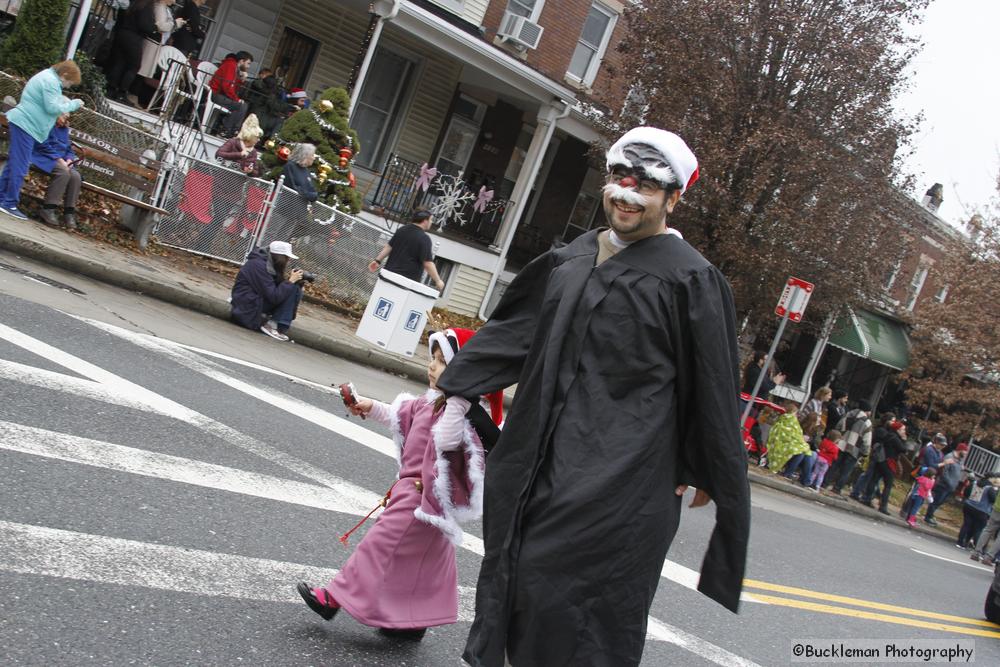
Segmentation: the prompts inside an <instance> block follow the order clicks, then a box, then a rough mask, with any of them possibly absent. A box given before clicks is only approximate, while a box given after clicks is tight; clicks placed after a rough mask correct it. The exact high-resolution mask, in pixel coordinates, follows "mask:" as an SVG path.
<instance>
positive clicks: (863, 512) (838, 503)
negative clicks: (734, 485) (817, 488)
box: [747, 463, 955, 543]
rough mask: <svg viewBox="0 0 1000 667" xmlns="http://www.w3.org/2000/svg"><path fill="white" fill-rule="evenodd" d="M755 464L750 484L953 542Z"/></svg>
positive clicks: (749, 472) (920, 525)
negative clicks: (776, 475)
mask: <svg viewBox="0 0 1000 667" xmlns="http://www.w3.org/2000/svg"><path fill="white" fill-rule="evenodd" d="M754 467H755V464H752V463H751V464H750V468H749V469H748V470H747V477H748V478H749V479H750V482H751V483H752V484H760V485H761V486H766V487H768V488H770V489H774V490H775V491H781V492H783V493H787V494H789V495H792V496H798V497H799V498H804V499H806V500H813V501H815V502H817V503H820V504H822V505H826V506H827V507H832V508H834V509H837V510H840V511H842V512H847V513H848V514H856V515H858V516H862V517H864V518H866V519H872V520H875V521H880V522H882V523H888V524H891V525H894V526H899V527H900V528H906V529H907V530H911V531H914V532H917V533H921V534H923V535H927V536H928V537H936V538H938V539H941V540H947V541H948V542H951V543H954V542H955V538H953V537H951V536H950V535H947V534H945V533H943V532H941V531H940V530H935V529H934V528H932V527H930V526H927V525H924V524H923V523H922V522H917V525H915V526H910V525H909V524H908V523H906V521H904V520H903V519H900V518H899V517H898V516H896V515H895V514H893V515H892V516H887V515H885V514H882V513H881V512H879V511H877V510H874V509H872V508H870V507H867V506H865V505H862V504H861V503H858V502H855V501H852V500H848V499H847V498H844V499H842V500H838V499H836V498H832V497H830V496H826V495H823V494H822V493H816V492H814V491H807V490H806V489H804V488H802V485H801V484H799V483H798V482H785V481H782V480H780V479H775V478H774V477H771V476H770V475H764V474H762V473H759V472H757V471H755V470H754Z"/></svg>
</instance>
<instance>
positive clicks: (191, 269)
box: [0, 214, 955, 542]
mask: <svg viewBox="0 0 1000 667" xmlns="http://www.w3.org/2000/svg"><path fill="white" fill-rule="evenodd" d="M0 248H2V249H4V250H7V251H9V252H12V253H15V254H17V255H21V256H23V257H28V258H30V259H34V260H36V261H40V262H44V263H46V264H50V265H52V266H56V267H59V268H61V269H64V270H67V271H72V272H74V273H78V274H81V275H84V276H87V277H88V278H92V279H94V280H98V281H101V282H104V283H108V284H111V285H115V286H117V287H121V288H123V289H127V290H130V291H133V292H138V293H140V294H146V295H148V296H151V297H154V298H156V299H159V300H161V301H166V302H167V303H171V304H174V305H176V306H180V307H182V308H187V309H190V310H194V311H197V312H200V313H204V314H206V315H210V316H212V317H217V318H220V319H224V320H228V319H229V302H228V301H227V299H228V297H229V291H230V288H231V287H232V279H231V278H230V277H229V276H226V275H223V274H220V273H216V272H214V271H211V270H209V269H208V268H205V267H204V266H201V265H199V264H198V263H194V262H192V261H191V257H192V256H191V255H189V254H188V253H184V252H181V251H175V250H173V249H171V248H164V251H165V252H164V254H162V255H161V254H153V253H141V252H139V251H138V250H135V249H130V248H127V247H118V246H114V245H109V244H105V243H101V242H99V241H97V240H96V239H93V238H91V237H89V236H84V235H81V234H78V233H70V232H66V231H63V230H57V229H50V228H48V227H45V226H44V225H42V224H41V223H38V222H34V221H27V222H22V221H19V220H14V219H13V218H10V217H9V216H6V215H2V214H0ZM234 326H235V325H234ZM356 328H357V322H356V321H355V320H353V319H352V318H350V317H348V316H346V315H342V314H339V313H335V312H333V311H331V310H329V309H327V308H323V307H322V306H318V305H315V304H312V303H308V302H303V303H302V305H301V307H300V309H299V315H298V317H297V318H296V320H295V324H294V325H293V326H292V330H291V335H292V338H293V339H294V340H295V342H296V343H297V344H299V345H305V346H307V347H311V348H314V349H316V350H319V351H321V352H326V353H327V354H331V355H333V356H336V357H339V358H342V359H347V360H349V361H353V362H356V363H360V364H365V365H368V366H372V367H375V368H379V369H382V370H385V371H388V372H390V373H395V374H397V375H401V376H404V377H407V378H409V379H411V380H413V381H415V382H420V383H423V382H426V380H427V362H428V360H429V355H428V351H427V346H426V345H424V344H420V345H419V346H418V347H417V351H416V353H415V354H414V356H413V358H412V359H406V358H403V357H399V356H397V355H394V354H389V353H388V352H385V351H384V350H382V349H380V348H379V347H377V346H376V345H372V344H370V343H368V342H366V341H363V340H361V339H360V338H358V337H356V336H355V335H354V330H355V329H356ZM508 392H509V390H508ZM749 477H750V481H751V483H754V484H759V485H762V486H766V487H769V488H772V489H775V490H777V491H782V492H784V493H789V494H791V495H795V496H799V497H800V498H805V499H806V500H812V501H814V502H817V503H821V504H823V505H827V506H829V507H833V508H836V509H840V510H842V511H846V512H851V513H853V514H857V515H859V516H862V517H865V518H867V519H873V520H877V521H881V522H883V523H889V524H894V525H897V526H901V527H907V525H906V522H905V521H903V520H902V519H900V518H898V517H897V516H896V515H895V514H893V515H892V516H886V515H884V514H880V513H879V512H877V511H876V510H873V509H871V508H869V507H865V506H864V505H861V504H860V503H856V502H852V501H850V500H846V499H842V498H837V497H833V496H827V495H825V494H822V493H814V492H812V491H809V490H807V489H804V488H803V487H802V486H801V485H799V484H796V483H792V482H789V481H787V480H785V479H783V478H780V477H778V476H777V475H773V474H771V473H768V472H764V471H761V470H759V469H758V468H756V466H753V465H751V466H750V469H749ZM911 530H914V531H917V532H919V533H922V534H925V535H928V536H931V537H936V538H939V539H947V540H949V541H951V542H954V541H955V536H954V535H949V534H947V533H945V532H943V531H941V530H937V529H934V528H932V527H930V526H927V525H925V524H924V523H923V522H922V521H921V522H919V523H918V524H917V526H915V527H914V528H912V529H911Z"/></svg>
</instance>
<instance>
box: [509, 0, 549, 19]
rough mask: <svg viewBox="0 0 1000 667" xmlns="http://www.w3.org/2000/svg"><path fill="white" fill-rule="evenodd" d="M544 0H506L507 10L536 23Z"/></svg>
mask: <svg viewBox="0 0 1000 667" xmlns="http://www.w3.org/2000/svg"><path fill="white" fill-rule="evenodd" d="M544 4H545V0H507V11H508V12H510V13H511V14H517V15H518V16H523V17H524V18H526V19H528V20H529V21H532V22H533V23H538V16H539V15H540V14H541V13H542V5H544Z"/></svg>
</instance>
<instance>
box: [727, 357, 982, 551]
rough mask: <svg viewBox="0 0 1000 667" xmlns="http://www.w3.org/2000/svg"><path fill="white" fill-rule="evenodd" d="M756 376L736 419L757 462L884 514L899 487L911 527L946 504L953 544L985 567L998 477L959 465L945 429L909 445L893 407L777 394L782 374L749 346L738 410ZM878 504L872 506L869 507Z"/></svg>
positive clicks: (963, 449)
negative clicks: (957, 516) (953, 514)
mask: <svg viewBox="0 0 1000 667" xmlns="http://www.w3.org/2000/svg"><path fill="white" fill-rule="evenodd" d="M761 374H764V378H763V379H761V380H760V385H761V387H760V390H759V392H758V394H759V395H760V396H762V397H764V398H763V399H757V400H755V401H754V403H753V405H752V406H751V409H750V413H749V417H748V419H747V420H746V422H745V423H744V424H743V431H744V439H745V443H746V445H747V451H748V454H749V455H750V456H751V457H753V458H755V459H756V460H757V462H758V464H759V465H760V466H761V467H766V468H768V469H769V470H770V471H772V472H774V473H775V474H778V475H780V476H782V477H784V478H785V479H788V480H791V481H793V482H796V483H798V484H801V485H802V486H803V487H805V488H807V489H809V490H811V491H813V492H816V493H826V494H829V495H832V496H843V494H844V490H845V488H846V489H847V490H848V491H847V493H848V497H849V498H850V499H851V500H853V501H855V502H858V503H861V504H863V505H866V506H868V507H871V508H873V509H876V508H877V509H878V511H879V512H880V513H882V514H886V515H891V512H890V509H889V507H890V499H891V497H892V490H893V488H894V487H895V486H896V485H897V484H903V485H904V486H905V487H906V489H907V490H906V493H905V495H904V496H903V501H902V504H901V506H900V507H899V509H898V515H899V517H900V518H903V519H905V520H906V522H907V523H908V524H909V525H910V526H911V527H912V526H915V525H916V523H917V521H918V519H920V518H921V516H920V515H921V512H922V513H923V516H922V520H923V521H924V522H925V523H926V524H927V525H930V526H938V521H937V519H936V518H935V515H936V514H937V513H938V511H939V510H940V509H941V508H942V507H943V506H944V505H945V504H946V503H948V502H949V501H951V502H953V503H955V504H956V505H960V506H961V509H962V522H961V528H960V530H959V533H958V537H957V539H956V543H955V546H956V547H958V548H960V549H965V550H968V551H970V552H971V558H972V559H973V560H979V561H981V562H982V563H984V564H986V565H992V564H993V563H994V561H995V560H997V558H998V552H1000V494H998V487H1000V475H998V476H984V475H980V474H977V473H976V472H974V471H972V470H968V469H967V468H966V467H965V461H966V457H967V456H968V452H969V445H968V443H965V442H958V441H953V440H952V439H949V438H948V437H947V436H946V435H945V434H943V433H937V434H934V435H933V436H931V435H928V436H926V437H922V438H920V442H912V441H911V439H910V434H909V433H908V431H907V424H906V422H905V421H904V420H903V419H901V418H899V417H898V416H897V415H896V414H894V413H893V412H889V411H887V412H884V413H882V414H876V413H875V411H874V410H873V408H872V405H871V403H869V402H868V401H867V400H864V399H859V400H855V401H851V399H850V397H849V396H848V394H847V392H845V391H843V390H839V389H833V388H831V387H825V386H824V387H820V388H819V389H817V390H816V392H815V393H814V394H813V396H812V398H810V399H809V400H808V401H806V402H805V403H804V404H802V405H800V404H799V402H798V401H796V400H792V399H789V398H781V397H780V396H779V395H780V394H782V393H787V392H782V391H781V390H780V389H779V387H781V385H783V384H784V381H785V375H784V374H783V373H781V372H780V371H779V370H778V369H777V367H776V365H775V364H774V363H773V362H771V361H769V360H768V358H767V355H766V354H764V353H762V352H757V353H755V354H754V355H753V357H752V359H751V360H750V362H749V363H748V364H747V366H746V369H745V371H744V383H743V388H742V393H743V399H744V406H745V405H746V403H747V402H748V401H749V400H750V397H751V394H752V392H753V388H754V387H755V385H756V384H757V382H758V379H759V378H760V376H761ZM876 502H877V505H876Z"/></svg>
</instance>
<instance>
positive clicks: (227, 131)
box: [208, 51, 253, 137]
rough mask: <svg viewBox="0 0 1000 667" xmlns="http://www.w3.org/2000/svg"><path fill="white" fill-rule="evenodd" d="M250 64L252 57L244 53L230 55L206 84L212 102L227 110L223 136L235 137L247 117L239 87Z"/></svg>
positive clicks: (223, 124) (245, 105)
mask: <svg viewBox="0 0 1000 667" xmlns="http://www.w3.org/2000/svg"><path fill="white" fill-rule="evenodd" d="M252 62H253V56H252V55H250V54H249V53H247V52H246V51H240V52H239V53H235V54H230V55H228V56H226V58H225V60H223V61H222V64H220V65H219V69H217V70H215V74H213V75H212V80H211V81H209V82H208V87H209V88H211V89H212V102H214V103H215V104H218V105H219V106H220V107H225V108H226V109H228V110H229V113H228V114H226V117H225V118H224V119H223V121H222V134H223V135H224V136H227V137H233V136H236V131H237V130H238V129H239V128H240V126H241V125H243V118H244V117H245V116H246V115H247V103H246V102H244V101H243V99H242V98H241V97H240V86H241V85H242V84H243V79H244V77H245V76H246V71H247V69H248V68H249V67H250V63H252Z"/></svg>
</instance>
